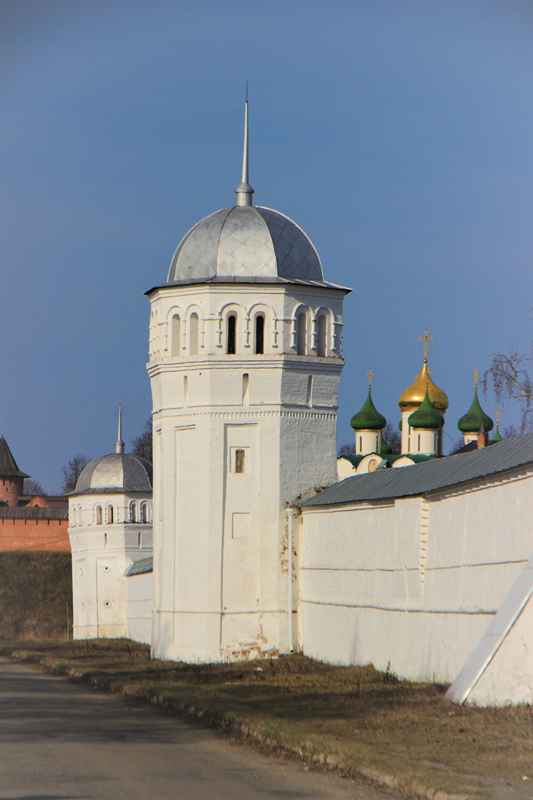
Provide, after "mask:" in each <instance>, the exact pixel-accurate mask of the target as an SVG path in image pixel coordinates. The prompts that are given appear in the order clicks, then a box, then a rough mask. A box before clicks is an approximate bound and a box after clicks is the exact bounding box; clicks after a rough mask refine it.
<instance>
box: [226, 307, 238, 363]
mask: <svg viewBox="0 0 533 800" xmlns="http://www.w3.org/2000/svg"><path fill="white" fill-rule="evenodd" d="M236 332H237V317H236V316H235V314H230V315H229V317H228V330H227V346H226V353H227V354H228V355H230V356H234V355H235V353H236V338H237V335H236Z"/></svg>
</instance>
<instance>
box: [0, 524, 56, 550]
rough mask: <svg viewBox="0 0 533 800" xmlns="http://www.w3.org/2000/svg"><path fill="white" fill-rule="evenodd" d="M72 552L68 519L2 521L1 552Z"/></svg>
mask: <svg viewBox="0 0 533 800" xmlns="http://www.w3.org/2000/svg"><path fill="white" fill-rule="evenodd" d="M9 550H54V551H64V552H70V541H69V538H68V520H66V519H0V551H3V552H5V551H9Z"/></svg>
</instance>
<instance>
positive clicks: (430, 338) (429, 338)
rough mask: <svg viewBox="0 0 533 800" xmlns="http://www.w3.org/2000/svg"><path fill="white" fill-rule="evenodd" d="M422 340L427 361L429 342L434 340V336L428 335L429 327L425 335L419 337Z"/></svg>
mask: <svg viewBox="0 0 533 800" xmlns="http://www.w3.org/2000/svg"><path fill="white" fill-rule="evenodd" d="M418 338H419V340H420V341H421V342H424V359H425V360H426V361H427V357H428V342H432V341H433V336H428V329H427V328H426V332H425V334H424V336H419V337H418Z"/></svg>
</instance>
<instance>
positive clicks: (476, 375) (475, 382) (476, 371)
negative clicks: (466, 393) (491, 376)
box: [472, 367, 481, 389]
mask: <svg viewBox="0 0 533 800" xmlns="http://www.w3.org/2000/svg"><path fill="white" fill-rule="evenodd" d="M472 375H473V376H474V389H477V379H478V378H479V376H480V375H481V372H480V371H479V370H478V368H477V367H476V368H475V370H474V371H473V373H472Z"/></svg>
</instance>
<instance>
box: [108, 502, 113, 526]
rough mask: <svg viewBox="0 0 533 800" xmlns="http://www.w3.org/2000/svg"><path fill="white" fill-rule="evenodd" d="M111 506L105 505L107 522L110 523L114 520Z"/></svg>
mask: <svg viewBox="0 0 533 800" xmlns="http://www.w3.org/2000/svg"><path fill="white" fill-rule="evenodd" d="M114 521H115V520H114V514H113V506H108V507H107V524H108V525H112V524H113V522H114Z"/></svg>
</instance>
